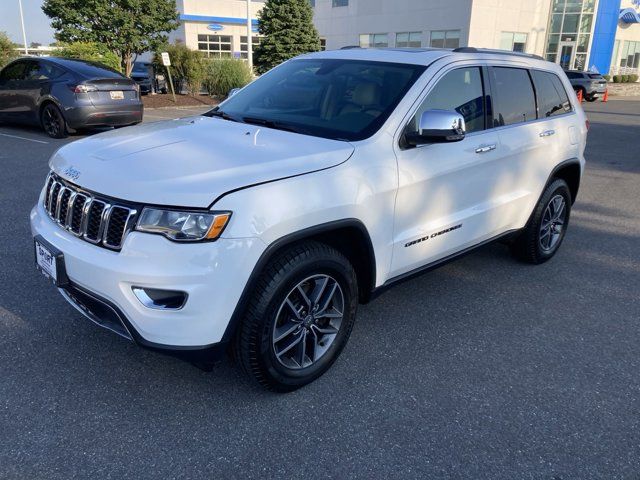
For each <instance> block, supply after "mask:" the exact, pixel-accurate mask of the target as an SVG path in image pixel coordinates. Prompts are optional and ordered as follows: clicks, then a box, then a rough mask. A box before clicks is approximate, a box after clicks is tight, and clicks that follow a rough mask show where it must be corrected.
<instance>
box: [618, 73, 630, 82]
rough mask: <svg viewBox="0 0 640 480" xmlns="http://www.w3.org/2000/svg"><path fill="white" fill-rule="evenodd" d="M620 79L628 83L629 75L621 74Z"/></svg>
mask: <svg viewBox="0 0 640 480" xmlns="http://www.w3.org/2000/svg"><path fill="white" fill-rule="evenodd" d="M620 79H621V81H622V83H628V82H629V75H621V76H620Z"/></svg>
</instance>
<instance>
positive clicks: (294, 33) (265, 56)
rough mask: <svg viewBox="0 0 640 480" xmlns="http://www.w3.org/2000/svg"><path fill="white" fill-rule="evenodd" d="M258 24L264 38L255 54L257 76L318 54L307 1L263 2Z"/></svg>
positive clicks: (315, 33)
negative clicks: (289, 62) (301, 55)
mask: <svg viewBox="0 0 640 480" xmlns="http://www.w3.org/2000/svg"><path fill="white" fill-rule="evenodd" d="M258 20H259V22H260V23H259V26H258V31H259V32H260V34H261V35H263V36H264V38H262V41H261V42H260V45H258V46H256V52H255V65H256V69H257V70H258V73H265V72H266V71H267V70H269V69H271V68H273V67H275V66H276V65H278V64H280V63H282V62H284V61H285V60H288V59H290V58H292V57H295V56H296V55H300V54H303V53H308V52H317V51H318V50H320V37H319V36H318V31H317V30H316V28H315V26H314V25H313V10H312V9H311V4H310V3H309V0H267V1H266V2H265V4H264V7H263V8H262V11H261V12H260V14H259V15H258Z"/></svg>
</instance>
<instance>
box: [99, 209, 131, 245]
mask: <svg viewBox="0 0 640 480" xmlns="http://www.w3.org/2000/svg"><path fill="white" fill-rule="evenodd" d="M130 215H131V210H129V209H128V208H123V207H118V206H115V207H113V208H112V209H111V213H110V216H109V226H108V227H107V231H106V233H105V237H104V244H105V245H107V246H109V247H112V248H118V247H120V245H121V244H122V239H123V237H124V234H125V231H126V229H127V222H128V221H129V218H130Z"/></svg>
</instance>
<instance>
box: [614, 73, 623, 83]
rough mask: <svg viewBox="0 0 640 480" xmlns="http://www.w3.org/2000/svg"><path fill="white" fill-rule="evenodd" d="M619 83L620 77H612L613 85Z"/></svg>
mask: <svg viewBox="0 0 640 480" xmlns="http://www.w3.org/2000/svg"><path fill="white" fill-rule="evenodd" d="M621 81H622V79H621V78H620V75H614V76H613V83H620V82H621Z"/></svg>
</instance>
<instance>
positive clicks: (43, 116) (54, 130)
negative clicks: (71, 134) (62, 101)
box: [40, 103, 68, 138]
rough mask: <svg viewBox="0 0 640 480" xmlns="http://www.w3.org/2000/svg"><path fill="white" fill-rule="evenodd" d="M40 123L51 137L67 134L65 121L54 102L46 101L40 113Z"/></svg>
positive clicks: (60, 136) (63, 136)
mask: <svg viewBox="0 0 640 480" xmlns="http://www.w3.org/2000/svg"><path fill="white" fill-rule="evenodd" d="M40 124H41V125H42V128H43V129H44V131H45V133H46V134H47V135H49V136H50V137H51V138H65V137H66V136H67V133H68V131H67V122H66V121H65V119H64V116H63V115H62V112H61V111H60V109H59V108H58V107H57V105H55V104H54V103H47V104H46V105H45V106H44V108H43V109H42V112H41V113H40Z"/></svg>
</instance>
